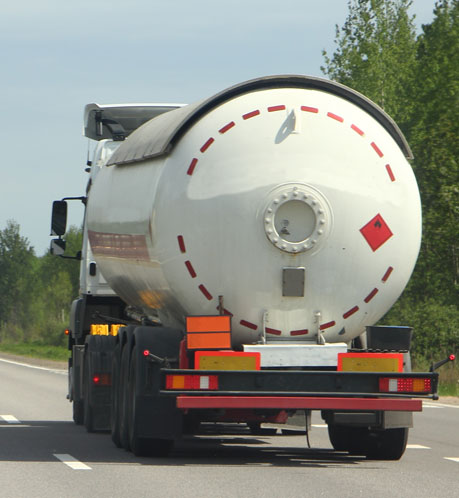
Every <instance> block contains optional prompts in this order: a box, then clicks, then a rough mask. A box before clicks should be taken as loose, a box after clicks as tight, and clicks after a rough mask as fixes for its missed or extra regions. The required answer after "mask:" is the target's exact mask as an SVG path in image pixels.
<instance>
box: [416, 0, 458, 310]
mask: <svg viewBox="0 0 459 498" xmlns="http://www.w3.org/2000/svg"><path fill="white" fill-rule="evenodd" d="M434 15H435V17H434V20H433V22H432V23H431V24H428V25H425V26H423V31H424V32H423V34H422V35H421V36H420V37H419V42H418V56H417V68H416V73H415V76H416V78H415V81H416V89H415V91H414V92H413V98H414V99H415V106H414V113H413V116H412V122H411V126H410V131H409V140H410V142H411V146H412V149H413V152H414V156H415V162H414V169H415V173H416V178H417V180H418V184H419V188H420V191H421V198H422V206H423V218H424V226H423V232H424V235H423V244H422V248H421V255H420V258H419V263H418V267H417V272H416V274H415V279H414V281H413V284H412V285H413V288H417V289H418V292H419V291H422V292H423V294H424V296H425V298H435V299H436V300H437V301H441V302H443V303H445V304H451V305H456V306H457V303H458V302H459V230H458V226H459V120H458V118H457V116H458V115H459V2H458V0H454V1H453V2H450V1H447V0H443V1H441V2H438V3H437V4H436V7H435V10H434Z"/></svg>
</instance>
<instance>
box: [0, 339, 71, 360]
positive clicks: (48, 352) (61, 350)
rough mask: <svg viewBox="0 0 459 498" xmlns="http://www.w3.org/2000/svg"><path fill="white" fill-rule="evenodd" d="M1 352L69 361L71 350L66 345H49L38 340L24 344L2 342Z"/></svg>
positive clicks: (0, 344)
mask: <svg viewBox="0 0 459 498" xmlns="http://www.w3.org/2000/svg"><path fill="white" fill-rule="evenodd" d="M0 352H3V353H10V354H15V355H19V356H27V357H30V358H40V359H43V360H53V361H67V358H68V357H69V351H68V349H67V348H66V347H63V346H49V345H47V344H41V343H37V342H29V343H22V344H15V343H8V342H1V343H0Z"/></svg>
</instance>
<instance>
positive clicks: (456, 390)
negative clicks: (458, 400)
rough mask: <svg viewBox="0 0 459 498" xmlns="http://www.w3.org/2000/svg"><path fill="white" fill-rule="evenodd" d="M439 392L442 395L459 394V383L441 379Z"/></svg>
mask: <svg viewBox="0 0 459 498" xmlns="http://www.w3.org/2000/svg"><path fill="white" fill-rule="evenodd" d="M438 394H439V395H440V396H459V383H458V382H456V383H453V382H441V381H440V384H439V386H438Z"/></svg>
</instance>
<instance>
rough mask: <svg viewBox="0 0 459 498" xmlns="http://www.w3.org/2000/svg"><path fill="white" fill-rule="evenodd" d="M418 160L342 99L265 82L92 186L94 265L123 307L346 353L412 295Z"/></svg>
mask: <svg viewBox="0 0 459 498" xmlns="http://www.w3.org/2000/svg"><path fill="white" fill-rule="evenodd" d="M409 158H411V152H410V149H409V147H408V145H407V143H406V141H405V139H404V137H403V135H402V134H401V132H400V130H399V129H398V127H397V126H396V124H395V123H394V122H393V121H392V120H391V118H390V117H388V116H387V115H386V114H385V113H384V112H383V111H382V110H381V109H380V108H379V107H377V106H376V105H375V104H373V103H372V102H371V101H369V100H368V99H366V98H365V97H363V96H362V95H360V94H358V93H356V92H354V91H352V90H350V89H349V88H347V87H344V86H343V85H340V84H337V83H334V82H331V81H328V80H324V79H319V78H312V77H306V76H270V77H265V78H259V79H256V80H251V81H249V82H245V83H241V84H239V85H236V86H234V87H231V88H229V89H227V90H225V91H223V92H221V93H219V94H217V95H215V96H213V97H211V98H209V99H206V100H203V101H200V102H198V103H196V104H192V105H189V106H185V107H180V108H177V109H174V110H171V111H169V112H167V113H164V114H161V115H160V116H158V117H156V118H154V119H152V120H151V121H148V122H147V123H145V124H144V125H142V126H141V127H139V128H138V129H137V130H135V131H134V132H133V133H132V134H131V135H130V136H129V137H128V138H127V139H126V140H125V141H123V142H122V143H121V145H120V146H119V148H118V149H117V150H116V151H115V152H114V154H113V155H112V156H111V159H110V160H109V162H108V164H107V165H106V166H104V167H103V168H102V169H101V170H100V172H99V173H98V175H97V177H96V178H95V181H94V183H93V185H92V186H91V189H90V192H89V198H88V204H87V229H88V234H89V240H90V243H91V247H92V252H93V254H94V257H95V260H96V262H97V264H98V267H99V268H100V270H101V271H102V274H103V276H104V277H105V279H106V280H107V282H108V283H109V284H110V286H111V287H112V288H113V289H114V290H115V292H116V293H117V294H118V295H119V296H120V297H121V298H122V299H123V300H124V301H125V302H126V303H127V304H128V305H131V306H135V307H137V308H141V309H142V310H143V311H144V312H145V313H147V314H154V315H157V316H159V318H160V320H161V321H162V323H163V324H164V325H166V326H174V327H182V328H183V327H184V322H185V317H186V316H189V315H214V314H218V313H219V312H220V311H222V310H223V312H224V313H228V314H231V316H232V330H233V340H234V342H235V346H236V347H237V346H238V345H240V344H242V343H255V342H258V341H260V340H266V341H267V342H274V341H290V342H292V343H302V342H303V341H317V335H318V332H319V331H320V334H321V335H322V336H323V338H324V340H325V341H326V342H348V341H350V340H351V339H353V338H354V337H356V336H357V335H359V334H361V333H362V332H363V331H364V330H365V326H368V325H372V324H374V323H375V322H377V321H378V320H379V319H380V318H381V317H382V316H383V315H384V314H385V313H386V312H387V311H388V310H389V309H390V307H391V306H392V305H393V304H394V302H395V301H396V300H397V298H398V297H399V296H400V294H401V292H402V291H403V289H404V287H405V286H406V284H407V282H408V280H409V278H410V275H411V273H412V270H413V267H414V264H415V262H416V258H417V255H418V252H419V246H420V239H421V207H420V199H419V192H418V188H417V185H416V180H415V177H414V174H413V171H412V169H411V166H410V164H409V162H408V161H407V159H409Z"/></svg>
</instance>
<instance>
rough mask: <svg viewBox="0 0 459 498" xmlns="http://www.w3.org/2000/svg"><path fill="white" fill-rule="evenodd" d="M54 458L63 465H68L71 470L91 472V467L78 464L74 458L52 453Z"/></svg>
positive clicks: (81, 463)
mask: <svg viewBox="0 0 459 498" xmlns="http://www.w3.org/2000/svg"><path fill="white" fill-rule="evenodd" d="M54 456H55V457H56V458H57V459H58V460H60V461H61V462H62V463H65V465H68V466H69V467H70V468H71V469H73V470H92V469H91V467H88V466H87V465H86V464H84V463H83V462H80V461H79V460H77V459H76V458H73V456H71V455H67V454H66V453H64V454H58V453H54Z"/></svg>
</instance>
